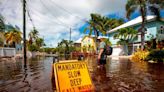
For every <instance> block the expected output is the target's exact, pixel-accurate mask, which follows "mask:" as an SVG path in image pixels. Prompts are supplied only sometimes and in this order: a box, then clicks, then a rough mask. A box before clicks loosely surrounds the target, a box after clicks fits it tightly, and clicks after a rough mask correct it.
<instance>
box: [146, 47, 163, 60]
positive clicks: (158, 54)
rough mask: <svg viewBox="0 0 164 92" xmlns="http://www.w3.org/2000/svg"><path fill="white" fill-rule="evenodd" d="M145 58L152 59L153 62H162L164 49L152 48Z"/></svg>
mask: <svg viewBox="0 0 164 92" xmlns="http://www.w3.org/2000/svg"><path fill="white" fill-rule="evenodd" d="M146 60H147V61H148V60H153V61H155V62H164V50H152V51H150V53H149V54H148V56H147V57H146Z"/></svg>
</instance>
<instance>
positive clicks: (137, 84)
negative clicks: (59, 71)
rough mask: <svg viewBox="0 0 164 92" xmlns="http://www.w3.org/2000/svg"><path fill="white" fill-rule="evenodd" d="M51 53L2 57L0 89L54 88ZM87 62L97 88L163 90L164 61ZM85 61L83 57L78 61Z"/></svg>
mask: <svg viewBox="0 0 164 92" xmlns="http://www.w3.org/2000/svg"><path fill="white" fill-rule="evenodd" d="M52 60H53V58H52V57H37V58H33V59H29V60H28V61H27V68H26V69H24V67H23V63H22V60H12V59H11V60H7V61H0V92H53V91H54V90H55V84H54V83H55V82H54V81H51V76H52V75H51V74H52V73H51V72H52V63H53V62H52ZM85 61H86V62H87V65H88V68H89V71H90V74H91V78H92V81H93V84H94V86H95V88H96V89H95V91H96V92H164V65H163V64H151V63H146V62H143V63H141V62H131V61H129V60H128V59H121V58H120V59H118V60H113V59H111V58H108V60H107V64H106V66H105V67H102V68H97V59H96V57H88V58H86V60H85ZM79 62H82V61H79Z"/></svg>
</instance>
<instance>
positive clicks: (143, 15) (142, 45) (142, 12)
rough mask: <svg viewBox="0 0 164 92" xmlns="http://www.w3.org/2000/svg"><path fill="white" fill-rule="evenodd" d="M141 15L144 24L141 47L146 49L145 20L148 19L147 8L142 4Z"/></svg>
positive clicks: (142, 26)
mask: <svg viewBox="0 0 164 92" xmlns="http://www.w3.org/2000/svg"><path fill="white" fill-rule="evenodd" d="M140 12H141V16H142V25H141V31H140V32H141V49H142V50H144V44H145V42H144V41H145V21H146V18H145V17H146V9H145V7H142V6H141V10H140Z"/></svg>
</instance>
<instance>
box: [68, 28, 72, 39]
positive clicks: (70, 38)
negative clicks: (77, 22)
mask: <svg viewBox="0 0 164 92" xmlns="http://www.w3.org/2000/svg"><path fill="white" fill-rule="evenodd" d="M71 30H72V29H71V28H70V38H69V41H70V42H71Z"/></svg>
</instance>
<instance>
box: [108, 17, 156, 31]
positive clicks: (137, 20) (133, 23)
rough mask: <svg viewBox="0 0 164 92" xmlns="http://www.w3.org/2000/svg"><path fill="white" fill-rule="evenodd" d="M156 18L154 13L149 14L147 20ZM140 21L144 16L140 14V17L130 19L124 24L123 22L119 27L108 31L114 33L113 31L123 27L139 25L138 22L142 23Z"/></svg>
mask: <svg viewBox="0 0 164 92" xmlns="http://www.w3.org/2000/svg"><path fill="white" fill-rule="evenodd" d="M155 18H156V16H154V15H148V16H147V17H146V20H147V21H148V22H149V21H152V20H155ZM140 23H142V17H141V16H139V17H137V18H135V19H133V20H130V21H128V22H126V23H124V24H122V25H120V26H118V27H116V28H114V29H112V30H109V31H107V33H112V32H115V31H117V30H119V29H121V28H126V27H130V26H134V25H137V24H140Z"/></svg>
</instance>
